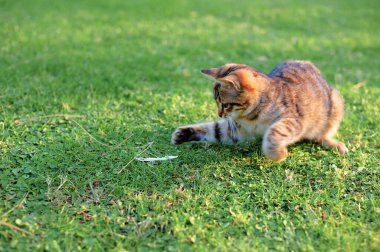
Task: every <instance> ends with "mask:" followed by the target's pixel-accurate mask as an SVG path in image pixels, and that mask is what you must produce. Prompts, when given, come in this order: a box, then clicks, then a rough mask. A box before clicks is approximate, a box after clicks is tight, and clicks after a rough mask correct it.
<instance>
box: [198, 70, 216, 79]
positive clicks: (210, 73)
mask: <svg viewBox="0 0 380 252" xmlns="http://www.w3.org/2000/svg"><path fill="white" fill-rule="evenodd" d="M218 71H219V69H218V68H209V69H203V70H201V72H202V73H203V74H205V75H208V76H211V77H212V78H214V79H216V76H217V75H218Z"/></svg>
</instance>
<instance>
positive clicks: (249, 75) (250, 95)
mask: <svg viewBox="0 0 380 252" xmlns="http://www.w3.org/2000/svg"><path fill="white" fill-rule="evenodd" d="M201 72H202V73H203V74H205V75H207V76H210V77H212V78H213V79H214V80H215V83H214V99H215V101H216V104H217V106H218V115H219V116H220V117H232V118H233V119H236V118H238V117H240V116H241V115H244V112H245V111H246V110H247V109H248V108H249V107H250V105H252V103H254V102H255V101H256V100H257V99H258V96H259V94H260V92H261V90H262V89H263V88H264V86H265V82H266V81H267V78H268V77H266V76H265V75H264V74H263V73H260V72H258V71H257V70H256V69H254V68H252V67H250V66H247V65H243V64H235V63H228V64H225V65H223V66H220V67H217V68H210V69H204V70H202V71H201Z"/></svg>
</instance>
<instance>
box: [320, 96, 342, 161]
mask: <svg viewBox="0 0 380 252" xmlns="http://www.w3.org/2000/svg"><path fill="white" fill-rule="evenodd" d="M343 110H344V105H343V98H342V96H341V95H340V94H339V92H338V91H337V90H335V89H334V90H333V91H332V92H331V111H330V117H329V119H328V121H327V124H326V127H325V129H324V131H323V132H322V134H321V136H319V137H317V139H316V141H317V142H318V143H320V144H322V145H323V146H326V147H330V148H336V149H337V150H338V151H339V153H340V154H341V155H344V154H347V153H348V149H347V147H346V145H345V144H344V143H342V142H339V141H337V140H335V139H334V138H333V137H332V136H333V135H335V133H336V132H337V130H338V128H339V125H340V122H341V121H342V119H343V113H344V112H343Z"/></svg>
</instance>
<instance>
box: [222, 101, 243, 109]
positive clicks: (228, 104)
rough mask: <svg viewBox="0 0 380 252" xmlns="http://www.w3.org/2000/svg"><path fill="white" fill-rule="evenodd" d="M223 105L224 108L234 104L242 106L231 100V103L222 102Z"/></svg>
mask: <svg viewBox="0 0 380 252" xmlns="http://www.w3.org/2000/svg"><path fill="white" fill-rule="evenodd" d="M222 106H223V107H224V108H227V107H233V106H240V104H238V103H233V102H231V103H222Z"/></svg>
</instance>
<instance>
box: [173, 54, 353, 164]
mask: <svg viewBox="0 0 380 252" xmlns="http://www.w3.org/2000/svg"><path fill="white" fill-rule="evenodd" d="M201 72H202V73H203V74H205V75H207V76H210V77H212V78H213V79H214V80H215V84H214V99H215V101H216V104H217V106H218V114H219V116H220V117H223V119H221V120H220V121H217V122H208V123H199V124H194V125H188V126H182V127H179V128H178V129H176V130H175V131H174V133H173V135H172V143H174V144H182V143H184V142H188V141H209V142H221V143H237V142H241V141H243V140H247V139H248V140H249V139H253V138H254V137H256V136H262V137H263V143H262V150H263V152H264V154H265V155H266V156H267V157H268V158H270V159H272V160H275V161H283V160H285V159H286V157H287V156H288V150H287V146H288V145H290V144H293V143H295V142H298V141H300V140H302V139H308V140H312V141H315V142H317V143H320V144H322V145H324V146H327V147H331V148H336V149H337V150H338V151H339V153H340V154H341V155H343V154H346V153H348V149H347V148H346V146H345V144H344V143H342V142H339V141H337V140H335V139H334V138H332V136H333V135H334V134H335V132H336V131H337V130H338V127H339V124H340V122H341V120H342V118H343V106H344V105H343V98H342V96H341V95H340V94H339V92H338V91H337V90H336V89H334V88H332V87H330V86H329V85H328V83H327V82H326V80H325V79H324V78H323V77H322V75H321V73H320V71H319V70H318V69H317V68H316V67H315V66H314V65H313V64H312V63H310V62H307V61H286V62H284V63H282V64H280V65H278V66H277V67H276V68H275V69H273V70H272V72H271V73H270V74H269V75H265V74H263V73H261V72H259V71H257V70H256V69H255V68H253V67H250V66H247V65H243V64H225V65H223V66H221V67H219V68H211V69H205V70H202V71H201Z"/></svg>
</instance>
